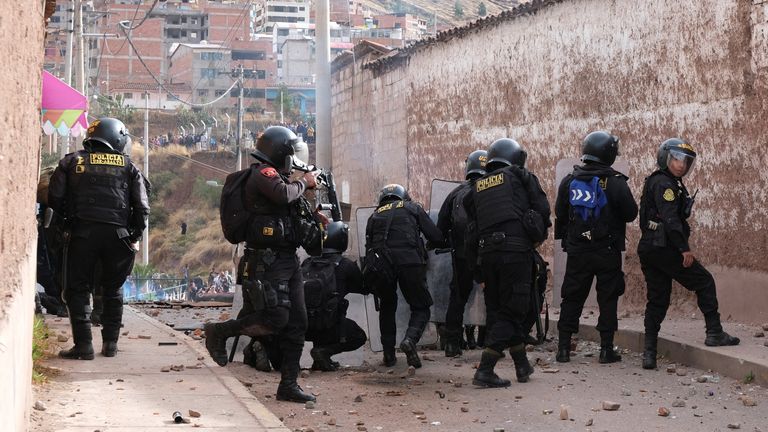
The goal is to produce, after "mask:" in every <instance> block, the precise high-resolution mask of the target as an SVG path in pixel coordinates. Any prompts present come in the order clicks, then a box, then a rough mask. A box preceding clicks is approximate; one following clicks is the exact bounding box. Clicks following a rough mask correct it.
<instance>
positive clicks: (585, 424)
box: [584, 418, 594, 426]
mask: <svg viewBox="0 0 768 432" xmlns="http://www.w3.org/2000/svg"><path fill="white" fill-rule="evenodd" d="M593 423H594V420H593V419H592V418H588V419H587V421H586V422H584V426H592V424H593Z"/></svg>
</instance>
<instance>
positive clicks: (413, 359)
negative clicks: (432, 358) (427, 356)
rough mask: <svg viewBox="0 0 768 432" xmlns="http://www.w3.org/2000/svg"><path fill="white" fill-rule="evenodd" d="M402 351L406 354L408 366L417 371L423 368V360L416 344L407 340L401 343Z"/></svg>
mask: <svg viewBox="0 0 768 432" xmlns="http://www.w3.org/2000/svg"><path fill="white" fill-rule="evenodd" d="M400 350H401V351H402V352H403V354H405V360H406V361H407V362H408V366H413V367H415V368H416V369H418V368H420V367H421V359H420V358H419V353H418V351H416V344H415V343H413V341H412V340H410V339H408V338H405V339H403V341H402V342H400Z"/></svg>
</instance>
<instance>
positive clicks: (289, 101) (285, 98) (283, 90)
mask: <svg viewBox="0 0 768 432" xmlns="http://www.w3.org/2000/svg"><path fill="white" fill-rule="evenodd" d="M278 92H279V93H278V95H277V97H276V98H275V100H274V101H272V110H273V111H274V112H275V113H277V118H278V119H279V118H280V108H281V106H280V101H281V100H282V109H283V119H284V121H289V120H290V119H292V118H293V117H294V116H295V115H294V114H295V113H294V111H295V107H294V106H293V105H294V104H293V98H291V95H290V94H289V93H288V86H286V85H285V84H280V88H279V89H278Z"/></svg>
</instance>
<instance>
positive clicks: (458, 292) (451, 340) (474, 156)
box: [437, 150, 488, 357]
mask: <svg viewBox="0 0 768 432" xmlns="http://www.w3.org/2000/svg"><path fill="white" fill-rule="evenodd" d="M487 155H488V152H486V151H485V150H475V151H473V152H472V153H470V154H469V156H468V157H467V161H466V169H465V179H466V181H465V182H463V183H461V184H460V185H459V186H457V187H456V188H455V189H454V190H453V191H451V193H450V194H448V196H447V197H446V198H445V201H443V205H442V207H441V208H440V213H439V214H438V216H437V227H438V228H439V229H440V231H441V232H442V233H443V236H444V237H445V238H446V239H448V240H449V241H450V242H451V259H452V260H453V277H452V278H451V285H450V287H451V294H450V299H449V301H448V310H447V311H446V313H445V336H446V342H445V356H446V357H456V356H458V355H461V331H462V329H463V326H462V321H463V320H464V308H465V307H466V305H467V301H469V295H470V294H471V293H472V287H473V286H474V283H473V282H474V281H473V278H472V269H471V268H470V266H469V265H468V264H467V261H466V257H465V255H466V254H465V251H464V238H465V234H466V228H467V222H468V220H467V211H466V210H465V209H464V197H465V196H466V195H467V194H468V193H469V192H471V190H472V187H473V186H474V184H475V180H477V179H478V178H480V177H482V176H483V175H485V163H486V157H487Z"/></svg>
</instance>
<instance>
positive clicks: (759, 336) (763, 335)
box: [754, 331, 765, 338]
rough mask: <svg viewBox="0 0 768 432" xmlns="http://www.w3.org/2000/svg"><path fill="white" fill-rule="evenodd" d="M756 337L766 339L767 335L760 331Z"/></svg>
mask: <svg viewBox="0 0 768 432" xmlns="http://www.w3.org/2000/svg"><path fill="white" fill-rule="evenodd" d="M754 336H755V337H756V338H761V337H765V333H763V332H761V331H758V332H755V334H754Z"/></svg>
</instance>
